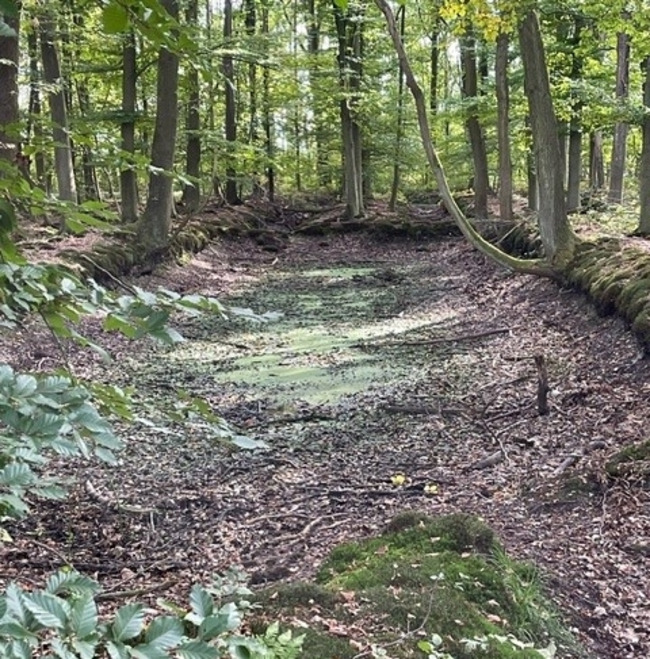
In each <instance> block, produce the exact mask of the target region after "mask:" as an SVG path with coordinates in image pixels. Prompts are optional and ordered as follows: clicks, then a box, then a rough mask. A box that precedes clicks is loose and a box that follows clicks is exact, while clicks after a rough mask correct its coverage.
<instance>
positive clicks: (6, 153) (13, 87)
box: [0, 7, 20, 161]
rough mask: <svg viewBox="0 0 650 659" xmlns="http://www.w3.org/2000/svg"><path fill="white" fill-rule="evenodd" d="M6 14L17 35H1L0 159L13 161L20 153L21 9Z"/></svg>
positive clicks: (5, 20)
mask: <svg viewBox="0 0 650 659" xmlns="http://www.w3.org/2000/svg"><path fill="white" fill-rule="evenodd" d="M16 10H17V13H16V15H15V16H5V17H4V22H5V23H6V25H7V27H9V28H10V29H12V30H13V31H14V32H15V36H11V37H10V36H5V37H0V90H2V91H0V159H3V160H10V161H13V160H14V159H15V158H16V155H17V154H18V134H19V131H18V125H17V124H18V55H19V48H18V44H19V41H18V32H19V29H20V20H19V13H18V12H19V10H20V8H19V7H17V8H16Z"/></svg>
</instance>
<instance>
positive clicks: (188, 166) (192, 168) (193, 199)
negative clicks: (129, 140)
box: [182, 0, 201, 213]
mask: <svg viewBox="0 0 650 659" xmlns="http://www.w3.org/2000/svg"><path fill="white" fill-rule="evenodd" d="M185 17H186V21H187V24H188V25H191V26H193V27H197V24H198V17H199V2H198V0H190V1H189V3H188V5H187V9H186V14H185ZM187 89H188V99H187V113H186V116H185V131H186V135H187V151H186V153H185V173H186V174H187V176H188V178H189V179H190V183H186V184H185V185H184V186H183V197H182V201H183V204H184V206H185V209H186V210H187V212H188V213H195V212H196V211H197V210H198V208H199V204H200V202H201V132H200V131H201V115H200V104H201V99H200V93H199V92H200V90H199V70H198V68H197V67H196V66H192V64H191V63H188V69H187Z"/></svg>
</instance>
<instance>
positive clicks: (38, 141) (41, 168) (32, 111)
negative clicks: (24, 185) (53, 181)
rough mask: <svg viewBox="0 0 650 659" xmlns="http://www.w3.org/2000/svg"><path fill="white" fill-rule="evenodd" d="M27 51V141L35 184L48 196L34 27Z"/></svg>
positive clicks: (28, 32) (28, 35)
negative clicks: (32, 154) (32, 163)
mask: <svg viewBox="0 0 650 659" xmlns="http://www.w3.org/2000/svg"><path fill="white" fill-rule="evenodd" d="M27 50H28V54H29V118H28V121H27V141H28V142H29V143H30V144H31V145H32V147H33V148H34V149H35V152H34V161H35V165H36V184H37V185H38V186H39V187H41V188H42V189H43V190H45V191H46V192H47V193H48V194H49V192H50V184H49V180H48V178H49V177H48V176H46V173H45V154H44V153H43V116H42V108H41V91H40V88H41V73H40V70H39V54H38V52H39V47H38V34H37V33H36V27H35V26H33V25H31V26H29V29H28V30H27ZM32 133H33V136H32Z"/></svg>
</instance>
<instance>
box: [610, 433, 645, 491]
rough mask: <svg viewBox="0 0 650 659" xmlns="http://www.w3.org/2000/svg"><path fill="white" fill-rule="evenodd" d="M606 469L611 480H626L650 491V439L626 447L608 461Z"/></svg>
mask: <svg viewBox="0 0 650 659" xmlns="http://www.w3.org/2000/svg"><path fill="white" fill-rule="evenodd" d="M605 469H606V471H607V475H608V476H609V478H611V479H619V478H625V479H626V480H628V481H629V480H632V481H636V482H637V483H638V484H640V485H641V486H642V487H644V488H645V489H650V439H647V440H646V441H644V442H641V443H639V444H632V445H630V446H626V447H625V448H624V449H622V450H621V451H619V452H618V453H616V454H615V455H614V456H612V457H611V458H610V459H609V460H608V461H607V465H606V467H605Z"/></svg>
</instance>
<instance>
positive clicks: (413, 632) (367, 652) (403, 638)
mask: <svg viewBox="0 0 650 659" xmlns="http://www.w3.org/2000/svg"><path fill="white" fill-rule="evenodd" d="M434 595H435V593H431V596H430V597H429V606H428V608H427V612H426V614H425V616H424V619H423V620H422V622H421V623H420V624H419V625H418V626H417V627H416V628H415V629H409V630H407V631H406V632H404V633H403V634H402V635H401V636H400V637H399V638H396V639H395V640H394V641H390V642H389V643H384V644H383V645H382V646H381V647H382V648H383V649H384V650H385V649H386V648H390V647H393V646H395V645H399V644H400V643H403V642H404V641H406V640H408V639H409V638H413V637H414V636H415V635H417V634H419V633H420V632H421V631H422V630H423V629H424V628H425V627H426V625H427V622H429V618H430V617H431V610H432V609H433V598H434ZM371 654H373V649H372V648H369V649H367V650H364V651H363V652H359V654H355V655H354V657H352V659H361V657H367V656H369V655H371Z"/></svg>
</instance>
